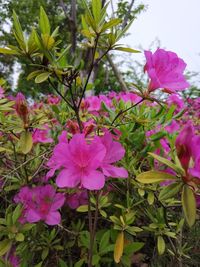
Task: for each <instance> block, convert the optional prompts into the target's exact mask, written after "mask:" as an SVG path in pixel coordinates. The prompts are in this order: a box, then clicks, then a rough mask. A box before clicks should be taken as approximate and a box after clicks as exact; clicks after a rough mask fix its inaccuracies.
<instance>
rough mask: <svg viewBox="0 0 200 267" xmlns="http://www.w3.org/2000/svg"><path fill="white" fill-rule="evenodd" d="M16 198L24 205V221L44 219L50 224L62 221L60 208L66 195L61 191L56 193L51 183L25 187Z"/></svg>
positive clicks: (32, 221)
mask: <svg viewBox="0 0 200 267" xmlns="http://www.w3.org/2000/svg"><path fill="white" fill-rule="evenodd" d="M14 200H15V202H16V203H22V204H23V206H24V210H23V213H22V216H23V218H22V219H23V221H24V222H25V221H28V222H29V223H35V222H38V221H41V220H42V221H44V222H45V223H46V224H48V225H57V224H59V223H60V220H61V216H60V213H59V212H58V209H59V208H61V207H62V205H63V204H64V202H65V197H64V196H63V194H61V193H56V191H55V189H54V188H53V186H51V185H45V186H37V187H34V188H29V187H23V188H22V189H21V190H20V192H19V193H18V195H16V196H15V198H14Z"/></svg>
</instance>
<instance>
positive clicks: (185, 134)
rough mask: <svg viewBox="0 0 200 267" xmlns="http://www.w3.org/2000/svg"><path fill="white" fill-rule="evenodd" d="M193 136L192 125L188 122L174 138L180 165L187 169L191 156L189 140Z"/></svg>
mask: <svg viewBox="0 0 200 267" xmlns="http://www.w3.org/2000/svg"><path fill="white" fill-rule="evenodd" d="M193 136H194V127H193V126H192V123H191V122H189V123H188V124H187V125H186V126H185V127H184V128H183V130H182V131H181V132H180V134H179V135H178V137H177V138H176V150H177V155H178V157H179V160H180V162H181V165H182V167H183V168H184V169H185V170H187V169H188V167H189V161H190V158H191V156H192V146H191V140H192V138H193Z"/></svg>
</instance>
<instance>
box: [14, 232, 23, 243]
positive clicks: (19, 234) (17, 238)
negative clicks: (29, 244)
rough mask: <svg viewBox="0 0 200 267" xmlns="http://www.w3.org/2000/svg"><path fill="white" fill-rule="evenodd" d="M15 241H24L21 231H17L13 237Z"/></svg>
mask: <svg viewBox="0 0 200 267" xmlns="http://www.w3.org/2000/svg"><path fill="white" fill-rule="evenodd" d="M15 239H16V241H18V242H23V241H24V235H23V234H22V233H18V234H17V235H16V237H15Z"/></svg>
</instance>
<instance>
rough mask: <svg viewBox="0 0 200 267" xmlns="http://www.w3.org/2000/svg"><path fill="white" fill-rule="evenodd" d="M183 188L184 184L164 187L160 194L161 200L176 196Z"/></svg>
mask: <svg viewBox="0 0 200 267" xmlns="http://www.w3.org/2000/svg"><path fill="white" fill-rule="evenodd" d="M182 186H183V184H182V183H173V184H170V185H168V186H164V187H163V188H162V190H161V192H160V194H159V200H161V201H162V200H166V199H169V198H172V197H173V196H175V195H176V194H177V193H178V192H179V191H180V189H181V187H182Z"/></svg>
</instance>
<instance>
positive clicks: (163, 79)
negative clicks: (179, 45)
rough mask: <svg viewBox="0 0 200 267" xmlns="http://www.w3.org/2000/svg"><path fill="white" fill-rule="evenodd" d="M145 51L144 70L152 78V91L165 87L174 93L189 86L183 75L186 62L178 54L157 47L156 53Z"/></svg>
mask: <svg viewBox="0 0 200 267" xmlns="http://www.w3.org/2000/svg"><path fill="white" fill-rule="evenodd" d="M144 53H145V57H146V60H147V63H146V65H145V67H144V70H145V71H147V73H148V75H149V77H150V79H151V82H150V85H149V91H150V92H151V91H154V90H156V89H158V88H163V89H164V91H165V92H168V93H174V92H175V91H176V90H183V89H185V88H187V87H189V83H188V82H187V81H186V80H185V77H184V76H183V71H184V70H185V68H186V63H185V62H184V61H183V60H182V59H181V58H179V57H178V56H177V54H175V53H173V52H170V51H165V50H164V49H157V50H156V52H155V53H154V54H152V52H150V51H145V52H144Z"/></svg>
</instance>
